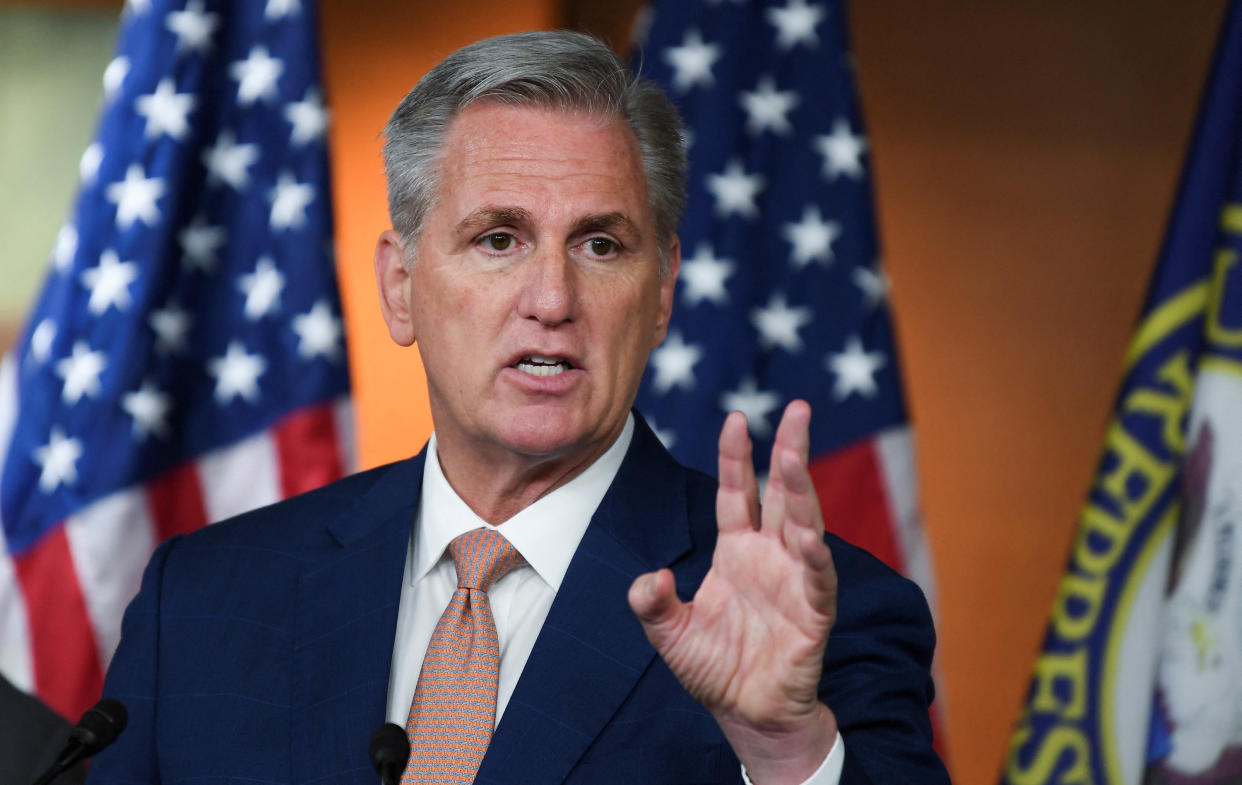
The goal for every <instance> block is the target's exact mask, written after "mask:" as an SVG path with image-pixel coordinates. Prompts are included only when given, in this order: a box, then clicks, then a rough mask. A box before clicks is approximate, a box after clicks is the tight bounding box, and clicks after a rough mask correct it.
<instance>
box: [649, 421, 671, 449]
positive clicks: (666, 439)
mask: <svg viewBox="0 0 1242 785" xmlns="http://www.w3.org/2000/svg"><path fill="white" fill-rule="evenodd" d="M647 425H648V426H649V427H650V428H651V432H652V433H654V434H655V436H656V438H657V439H659V440H660V444H663V445H664V449H666V450H671V449H673V445H674V444H676V443H677V434H675V433H673V432H672V430H670V429H668V428H661V427H659V426H658V425H656V423H655V420H652V419H651V418H647Z"/></svg>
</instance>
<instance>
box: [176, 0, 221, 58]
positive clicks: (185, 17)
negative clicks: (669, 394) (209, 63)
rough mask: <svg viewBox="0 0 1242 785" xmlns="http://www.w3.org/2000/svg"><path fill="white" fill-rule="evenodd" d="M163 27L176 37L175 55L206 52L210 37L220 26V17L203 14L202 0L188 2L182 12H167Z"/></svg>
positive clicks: (209, 48)
mask: <svg viewBox="0 0 1242 785" xmlns="http://www.w3.org/2000/svg"><path fill="white" fill-rule="evenodd" d="M164 25H165V26H166V27H167V28H168V30H169V32H171V33H172V34H173V35H175V36H177V54H184V53H187V52H208V51H210V50H211V36H212V34H214V33H215V32H216V28H217V27H219V26H220V16H219V14H208V13H204V12H203V3H202V0H190V2H188V3H186V6H185V10H184V11H169V12H168V17H167V18H166V19H165V20H164Z"/></svg>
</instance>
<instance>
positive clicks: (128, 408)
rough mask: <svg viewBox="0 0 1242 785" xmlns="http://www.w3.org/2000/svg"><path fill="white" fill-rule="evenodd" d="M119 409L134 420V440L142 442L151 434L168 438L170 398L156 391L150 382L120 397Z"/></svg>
mask: <svg viewBox="0 0 1242 785" xmlns="http://www.w3.org/2000/svg"><path fill="white" fill-rule="evenodd" d="M121 408H122V409H124V410H125V413H126V414H128V415H129V416H130V417H132V418H133V420H134V438H135V439H137V440H139V441H142V440H144V439H146V438H147V437H148V436H150V435H151V434H155V435H156V436H158V437H160V438H161V439H166V438H168V412H169V410H171V409H172V398H170V397H169V396H167V395H165V394H164V393H162V392H160V391H159V390H158V389H156V387H155V385H154V384H152V383H151V381H150V380H145V381H143V383H142V387H140V388H138V389H137V390H135V391H133V392H128V393H125V394H124V395H122V396H121Z"/></svg>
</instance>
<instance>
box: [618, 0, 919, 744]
mask: <svg viewBox="0 0 1242 785" xmlns="http://www.w3.org/2000/svg"><path fill="white" fill-rule="evenodd" d="M846 34H847V25H846V19H845V13H844V9H843V7H842V3H841V2H837V1H834V0H814V1H813V2H812V1H810V0H762V1H761V0H666V1H665V2H657V3H655V4H654V5H653V6H652V7H651V8H649V9H648V10H647V11H646V12H644V16H641V17H640V19H639V29H638V31H637V35H636V39H637V41H638V47H637V52H636V65H637V67H638V68H640V69H641V71H642V72H643V73H644V74H645V75H646V76H648V77H650V78H652V79H654V80H655V81H656V82H658V83H660V84H661V85H662V86H663V87H664V89H665V91H666V92H667V93H668V94H669V96H670V97H671V98H672V99H673V101H674V103H676V104H677V106H678V108H679V109H680V110H681V113H682V116H683V117H684V118H685V120H686V124H687V130H688V136H689V138H688V139H687V144H688V151H689V156H690V162H691V165H690V183H689V205H688V210H687V213H686V216H685V218H684V219H683V220H682V223H681V228H680V238H681V246H682V265H681V274H680V277H679V281H678V285H677V287H678V288H677V301H676V304H675V306H674V308H673V318H672V323H671V325H670V328H669V334H668V337H667V339H666V340H665V341H664V343H663V345H661V346H660V347H659V348H657V349H656V350H655V351H654V352H653V353H652V355H651V361H650V363H649V365H648V370H647V374H646V376H645V377H644V379H643V386H642V389H641V391H640V392H639V396H638V407H639V409H640V410H641V411H642V412H643V413H644V415H645V416H646V417H647V418H648V420H649V421H650V422H651V424H652V426H653V427H654V428H655V429H656V432H657V433H658V434H659V435H660V438H661V439H662V440H663V441H664V443H665V444H666V445H668V446H669V448H670V449H671V450H672V452H673V453H674V454H675V455H676V456H677V457H678V458H679V459H680V460H681V461H682V462H683V463H686V464H688V465H690V466H694V467H696V468H698V469H701V470H703V471H705V472H709V473H712V474H714V473H715V471H716V436H717V434H719V432H720V427H721V424H722V423H723V421H724V417H725V415H726V414H727V413H728V412H729V411H731V410H734V409H736V410H740V411H742V412H743V413H745V414H746V418H747V420H748V421H749V423H750V432H751V437H752V439H753V440H754V443H755V460H756V463H757V470H758V471H760V472H762V473H764V474H766V470H767V462H768V456H769V453H770V451H771V447H772V437H773V435H774V433H775V430H776V424H777V422H779V419H780V415H781V412H782V410H783V407H784V404H785V403H786V402H787V401H789V400H791V399H793V398H803V399H805V400H807V401H809V402H810V404H811V407H812V410H813V412H814V416H813V418H812V421H811V460H812V462H811V474H812V476H813V478H814V479H815V484H816V488H817V490H818V492H819V497H820V502H821V504H822V506H823V509H824V517H825V520H826V521H827V522H828V526H829V528H830V529H832V530H833V531H835V532H836V533H838V534H840V535H841V536H843V537H845V538H846V539H848V540H850V541H851V542H855V543H857V544H859V545H862V546H864V547H866V548H867V549H868V550H870V551H871V552H872V553H874V554H875V555H876V556H878V557H880V558H881V559H883V560H884V561H885V562H887V563H888V564H889V565H890V566H892V567H893V568H895V569H897V570H898V571H900V572H902V573H904V574H905V575H907V576H909V577H911V578H913V579H914V580H915V581H917V582H918V584H919V585H920V586H921V587H922V588H923V591H924V593H925V594H926V595H927V598H928V600H929V602H930V603H931V604H932V607H933V609H934V607H935V597H936V591H935V580H934V576H933V572H932V564H931V557H930V554H929V552H928V548H927V541H926V538H925V537H924V533H923V527H922V524H921V522H920V520H919V515H918V510H917V501H916V475H915V467H914V456H913V444H912V440H911V433H910V427H909V424H908V423H907V419H906V408H905V404H904V401H903V398H902V391H901V378H900V374H899V369H898V357H897V352H896V346H895V336H894V334H893V325H892V320H891V319H890V317H889V312H888V303H887V288H888V284H887V279H886V278H885V276H884V273H883V271H882V270H881V268H880V262H879V248H878V244H877V240H876V228H875V226H876V222H875V209H874V200H873V196H872V190H871V182H870V179H869V177H868V166H869V163H870V162H869V158H868V155H867V152H868V143H867V138H866V134H865V131H864V129H863V126H862V121H861V115H860V112H859V106H858V96H857V93H856V91H855V86H854V73H853V61H852V59H851V56H850V54H849V50H848V48H847V45H846V39H847V35H846ZM941 725H942V723H941Z"/></svg>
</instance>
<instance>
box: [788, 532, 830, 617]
mask: <svg viewBox="0 0 1242 785" xmlns="http://www.w3.org/2000/svg"><path fill="white" fill-rule="evenodd" d="M797 540H798V543H797V545H798V552H799V554H800V555H801V556H802V560H803V562H804V563H805V564H806V567H807V569H805V570H803V572H802V583H803V586H804V588H805V590H806V598H807V602H808V603H810V605H811V607H812V608H814V609H815V610H817V611H819V612H820V613H824V614H827V615H829V616H833V617H835V616H836V607H837V569H836V566H835V565H834V564H833V562H832V551H831V550H830V549H829V548H828V546H827V545H826V544H825V543H824V536H823V534H822V533H820V534H816V533H815V532H812V531H808V530H805V529H803V530H801V531H799V533H798V536H797Z"/></svg>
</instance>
